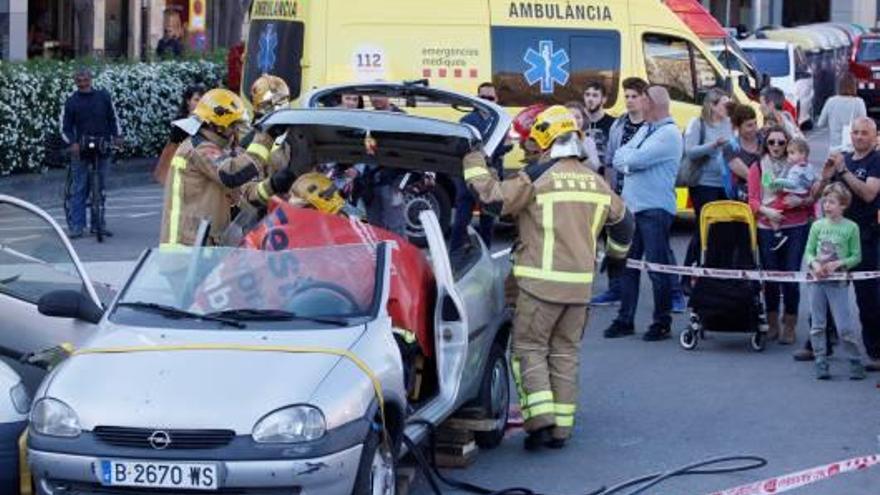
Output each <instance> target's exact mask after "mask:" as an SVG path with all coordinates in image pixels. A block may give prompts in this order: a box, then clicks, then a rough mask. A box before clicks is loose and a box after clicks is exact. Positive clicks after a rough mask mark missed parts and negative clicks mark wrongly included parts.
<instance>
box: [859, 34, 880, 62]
mask: <svg viewBox="0 0 880 495" xmlns="http://www.w3.org/2000/svg"><path fill="white" fill-rule="evenodd" d="M856 61H857V62H878V61H880V38H876V39H874V38H862V42H861V43H860V44H859V49H858V50H857V51H856Z"/></svg>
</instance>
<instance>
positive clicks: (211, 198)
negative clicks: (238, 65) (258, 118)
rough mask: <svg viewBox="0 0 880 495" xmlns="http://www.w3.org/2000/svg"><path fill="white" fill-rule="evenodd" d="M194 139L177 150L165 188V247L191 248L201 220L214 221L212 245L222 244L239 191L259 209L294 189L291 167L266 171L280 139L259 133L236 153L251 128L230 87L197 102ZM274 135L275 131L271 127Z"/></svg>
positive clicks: (163, 218)
mask: <svg viewBox="0 0 880 495" xmlns="http://www.w3.org/2000/svg"><path fill="white" fill-rule="evenodd" d="M193 116H194V118H195V119H198V125H197V126H196V128H195V130H194V132H193V133H192V135H191V137H190V138H188V139H186V140H184V141H183V143H181V144H180V146H179V147H178V148H177V151H176V152H175V154H174V157H173V158H172V160H171V173H170V175H169V180H168V181H167V182H166V184H165V205H164V209H163V213H162V230H161V233H160V245H161V246H177V245H186V246H191V245H193V244H194V243H195V242H196V233H197V231H198V227H199V224H200V222H201V220H202V219H208V220H209V221H210V223H211V225H210V226H211V229H210V232H209V237H208V242H210V243H211V244H219V243H220V239H221V235H222V234H223V232H224V230H225V229H226V227H227V226H228V225H229V223H230V207H231V206H232V205H231V203H230V196H231V195H232V193H235V192H237V191H240V192H241V195H242V198H243V199H244V200H246V201H248V202H250V203H252V204H255V205H261V204H265V203H266V201H268V199H269V198H270V197H271V196H272V194H274V193H275V192H276V191H284V192H286V191H287V190H289V189H290V186H291V185H292V184H293V181H294V179H295V178H296V174H295V173H294V171H293V166H292V165H293V163H292V162H291V166H286V167H284V168H282V169H280V170H278V171H275V172H274V173H273V174H271V175H269V174H267V173H266V168H267V163H268V160H269V146H271V145H272V142H273V141H274V139H275V138H276V137H277V136H272V135H270V134H267V133H265V132H257V133H256V134H255V135H254V138H253V141H252V142H251V144H249V145H248V147H247V149H246V151H245V152H242V153H236V146H235V141H236V136H238V135H240V134H241V132H242V127H244V126H246V125H247V114H246V112H245V108H244V102H243V101H242V100H241V99H240V98H239V97H238V96H237V95H236V94H235V93H233V92H231V91H229V90H227V89H212V90H210V91H208V92H207V93H205V95H204V96H202V98H201V100H199V103H198V105H197V106H196V109H195V111H193ZM270 132H273V133H274V132H275V131H274V130H272V129H270Z"/></svg>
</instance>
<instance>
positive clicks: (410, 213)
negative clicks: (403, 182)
mask: <svg viewBox="0 0 880 495" xmlns="http://www.w3.org/2000/svg"><path fill="white" fill-rule="evenodd" d="M403 196H404V197H403V205H404V216H405V218H406V236H407V238H408V239H409V241H410V242H411V243H413V244H415V245H416V246H419V247H427V246H428V241H427V239H425V230H424V229H423V228H422V222H421V221H420V220H419V214H421V213H422V212H423V211H425V210H433V211H434V214H435V215H437V221H438V222H439V223H440V228H441V229H443V233H444V234H446V233H448V232H449V228H450V225H451V222H452V201H451V200H450V199H449V194H447V193H446V190H445V189H443V187H442V186H440V185H439V184H437V185H435V186H434V187H432V188H430V189H428V190H426V191H414V190H407V191H404V194H403Z"/></svg>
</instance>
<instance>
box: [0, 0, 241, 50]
mask: <svg viewBox="0 0 880 495" xmlns="http://www.w3.org/2000/svg"><path fill="white" fill-rule="evenodd" d="M249 5H250V0H0V59H2V60H25V59H28V58H74V57H85V56H95V57H108V58H129V59H148V58H151V57H152V56H153V54H154V53H155V49H156V45H157V44H158V42H159V40H160V39H161V38H162V36H163V32H164V28H165V27H167V26H168V24H169V19H168V18H169V13H171V14H172V15H174V16H177V18H178V19H177V22H179V23H181V24H182V32H181V35H182V37H183V42H184V45H185V46H186V47H187V48H188V49H198V50H211V49H214V48H220V47H228V46H231V45H232V44H235V43H237V42H238V41H239V39H240V37H241V25H242V22H243V20H244V17H245V12H247V9H248V7H249ZM191 19H192V20H193V23H192V24H190V22H189V21H190V20H191Z"/></svg>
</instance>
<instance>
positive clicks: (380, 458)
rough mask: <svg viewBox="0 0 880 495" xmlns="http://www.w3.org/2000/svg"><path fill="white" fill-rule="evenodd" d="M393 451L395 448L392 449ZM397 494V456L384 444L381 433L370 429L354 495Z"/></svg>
mask: <svg viewBox="0 0 880 495" xmlns="http://www.w3.org/2000/svg"><path fill="white" fill-rule="evenodd" d="M391 449H393V448H391ZM395 493H397V454H396V452H392V451H391V450H389V447H388V445H386V444H385V443H384V442H382V436H381V434H380V432H378V431H375V430H373V429H370V433H369V434H368V435H367V439H366V441H365V442H364V449H363V450H362V451H361V461H360V464H358V470H357V478H355V481H354V490H352V495H394V494H395Z"/></svg>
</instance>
